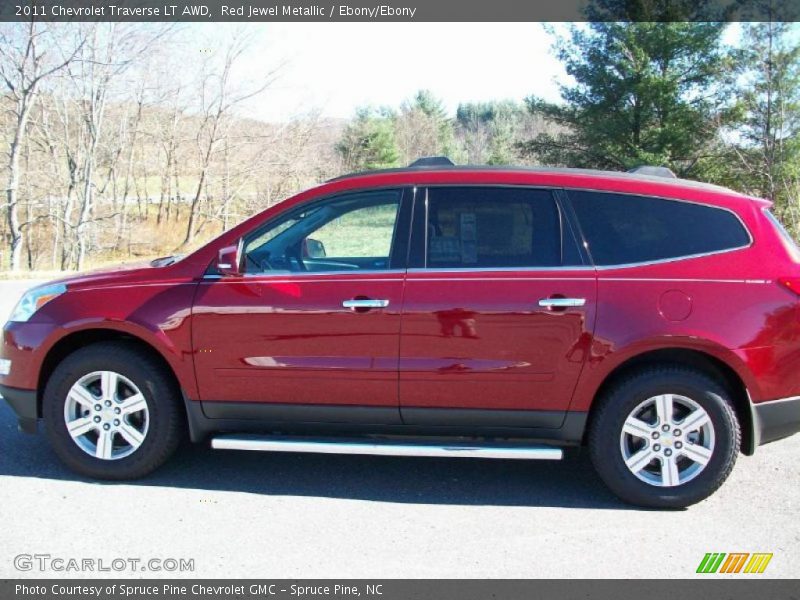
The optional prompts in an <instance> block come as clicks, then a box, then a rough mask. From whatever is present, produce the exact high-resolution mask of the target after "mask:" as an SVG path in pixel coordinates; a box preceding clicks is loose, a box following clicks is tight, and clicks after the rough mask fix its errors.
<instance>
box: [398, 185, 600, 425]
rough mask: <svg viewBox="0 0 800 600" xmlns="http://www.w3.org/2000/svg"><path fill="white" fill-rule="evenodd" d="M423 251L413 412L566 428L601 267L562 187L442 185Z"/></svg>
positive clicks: (409, 334) (411, 341)
mask: <svg viewBox="0 0 800 600" xmlns="http://www.w3.org/2000/svg"><path fill="white" fill-rule="evenodd" d="M418 204H422V202H419V203H418ZM412 256H413V257H415V258H413V259H412V261H413V262H412V265H411V266H412V267H414V266H416V268H410V269H409V273H408V277H407V280H406V291H405V300H404V307H403V313H404V314H403V333H402V337H401V346H400V403H401V412H402V416H403V420H404V422H406V423H409V424H417V425H423V424H424V425H460V426H497V427H544V428H558V427H560V426H561V424H562V422H563V420H564V417H565V413H566V410H567V408H568V406H569V402H570V399H571V397H572V393H573V390H574V388H575V385H576V383H577V380H578V376H579V374H580V371H581V368H582V366H583V363H584V360H585V358H586V355H587V353H588V350H589V347H590V343H591V334H592V329H593V323H594V315H595V298H596V277H595V273H594V270H593V269H592V268H591V267H589V266H586V265H585V264H584V259H583V258H582V255H581V252H580V250H579V247H578V245H577V243H576V242H575V236H574V235H573V234H572V233H571V229H570V226H569V222H568V219H567V218H566V217H565V216H564V214H563V211H562V210H561V207H560V205H559V203H558V202H557V201H556V198H555V197H554V194H553V193H552V192H550V191H548V190H537V189H529V188H522V187H519V188H515V187H497V188H491V187H431V188H429V189H428V190H427V198H426V200H425V201H424V210H415V219H414V236H413V241H412Z"/></svg>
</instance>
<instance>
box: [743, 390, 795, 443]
mask: <svg viewBox="0 0 800 600" xmlns="http://www.w3.org/2000/svg"><path fill="white" fill-rule="evenodd" d="M751 408H752V417H753V442H754V444H753V445H754V446H763V445H764V444H768V443H769V442H774V441H776V440H780V439H783V438H785V437H789V436H790V435H793V434H795V433H797V432H798V431H800V396H797V397H794V398H783V399H781V400H770V401H768V402H759V403H758V404H751Z"/></svg>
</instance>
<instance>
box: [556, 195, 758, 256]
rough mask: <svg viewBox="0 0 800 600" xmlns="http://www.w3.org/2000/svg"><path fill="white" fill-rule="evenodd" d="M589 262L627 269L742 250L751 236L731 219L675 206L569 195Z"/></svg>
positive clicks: (680, 204)
mask: <svg viewBox="0 0 800 600" xmlns="http://www.w3.org/2000/svg"><path fill="white" fill-rule="evenodd" d="M569 197H570V200H571V201H572V206H573V208H574V209H575V213H576V214H577V217H578V221H579V223H580V226H581V229H582V230H583V234H584V237H585V238H586V242H587V244H588V249H589V252H590V254H591V255H592V259H593V260H594V262H595V264H596V265H598V266H609V265H626V264H634V263H643V262H651V261H658V260H667V259H674V258H681V257H687V256H693V255H697V254H707V253H711V252H720V251H723V250H732V249H735V248H742V247H744V246H747V245H748V244H749V243H750V236H749V235H748V233H747V230H746V229H745V228H744V225H742V223H741V221H740V220H739V219H738V218H737V217H736V215H734V214H733V213H731V212H729V211H727V210H724V209H720V208H714V207H711V206H703V205H700V204H691V203H688V202H680V201H675V200H664V199H661V198H650V197H644V196H630V195H626V194H608V193H603V192H581V191H570V192H569Z"/></svg>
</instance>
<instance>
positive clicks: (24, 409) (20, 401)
mask: <svg viewBox="0 0 800 600" xmlns="http://www.w3.org/2000/svg"><path fill="white" fill-rule="evenodd" d="M0 396H3V399H4V400H5V401H6V402H8V404H9V405H10V406H11V408H12V409H13V410H14V412H15V413H16V415H17V422H18V426H19V429H20V431H24V432H25V433H36V424H37V422H38V416H39V415H38V413H39V411H38V407H37V406H36V390H21V389H19V388H13V387H9V386H7V385H0Z"/></svg>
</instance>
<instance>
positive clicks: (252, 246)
mask: <svg viewBox="0 0 800 600" xmlns="http://www.w3.org/2000/svg"><path fill="white" fill-rule="evenodd" d="M400 196H401V192H400V191H399V190H378V191H370V192H360V193H354V194H347V195H343V196H338V197H336V198H332V199H330V200H327V201H322V202H320V203H317V204H314V205H312V206H310V207H308V208H304V209H300V210H298V211H294V212H292V213H289V214H288V215H286V216H284V217H280V218H279V219H278V220H276V221H272V222H271V223H269V224H268V225H267V226H266V227H262V228H261V229H259V230H258V231H256V232H255V233H253V234H252V235H250V236H248V237H247V238H246V239H245V243H244V256H245V272H246V273H247V274H259V273H269V272H274V271H290V272H315V273H316V272H328V271H360V270H385V269H388V268H389V263H390V256H391V250H392V240H393V238H394V232H395V225H396V223H397V214H398V209H399V206H400Z"/></svg>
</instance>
